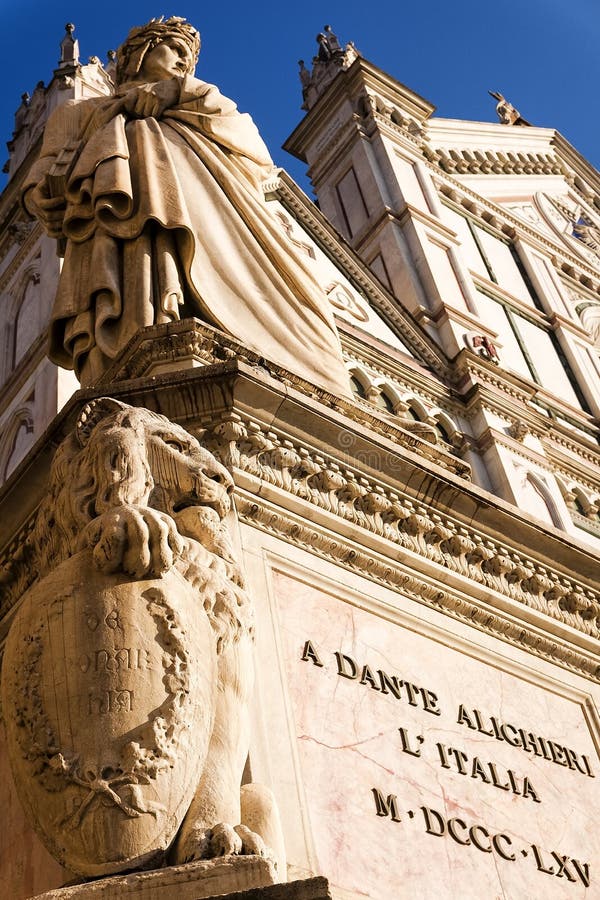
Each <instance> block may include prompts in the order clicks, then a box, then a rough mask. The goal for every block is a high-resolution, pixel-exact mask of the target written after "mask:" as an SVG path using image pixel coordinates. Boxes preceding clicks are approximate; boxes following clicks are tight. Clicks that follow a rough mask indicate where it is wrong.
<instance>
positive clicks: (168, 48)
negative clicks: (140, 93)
mask: <svg viewBox="0 0 600 900" xmlns="http://www.w3.org/2000/svg"><path fill="white" fill-rule="evenodd" d="M190 70H193V59H192V54H191V51H190V48H189V47H188V45H187V44H186V43H185V41H182V40H180V39H179V38H176V37H168V38H166V39H165V40H164V41H162V42H161V43H160V44H157V45H156V47H153V48H152V50H149V51H148V53H146V55H145V57H144V62H143V63H142V68H141V70H140V73H139V77H141V78H143V79H144V80H146V81H162V80H164V79H166V78H173V77H174V76H176V75H179V76H181V75H185V74H186V72H189V71H190Z"/></svg>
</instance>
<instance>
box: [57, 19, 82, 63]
mask: <svg viewBox="0 0 600 900" xmlns="http://www.w3.org/2000/svg"><path fill="white" fill-rule="evenodd" d="M74 31H75V26H74V25H73V23H72V22H67V24H66V25H65V32H66V34H65V36H64V38H63V39H62V41H61V42H60V62H59V64H58V65H59V67H60V68H62V66H76V65H78V63H79V41H78V40H77V38H75V37H73V32H74Z"/></svg>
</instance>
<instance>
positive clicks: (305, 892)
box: [32, 856, 331, 900]
mask: <svg viewBox="0 0 600 900" xmlns="http://www.w3.org/2000/svg"><path fill="white" fill-rule="evenodd" d="M217 896H218V897H219V900H234V898H235V900H263V898H264V900H331V895H330V893H329V889H328V884H327V880H326V879H325V878H309V879H307V880H302V881H293V882H288V883H285V884H279V883H277V872H276V869H275V866H274V864H273V863H272V862H271V861H270V860H267V859H263V858H262V857H260V856H226V857H221V858H219V859H209V860H199V861H198V862H191V863H186V864H185V865H181V866H170V867H169V868H166V869H153V870H152V871H149V872H132V873H130V874H129V875H113V876H111V877H110V878H101V879H99V880H98V881H89V882H86V883H85V884H74V885H70V886H68V887H62V888H57V889H56V890H53V891H47V892H46V893H44V894H37V895H36V896H35V898H32V900H121V898H124V900H126V898H131V900H173V897H177V900H209V898H211V897H217Z"/></svg>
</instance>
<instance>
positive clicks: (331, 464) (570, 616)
mask: <svg viewBox="0 0 600 900" xmlns="http://www.w3.org/2000/svg"><path fill="white" fill-rule="evenodd" d="M204 441H205V443H207V446H208V447H209V449H210V450H211V452H213V453H214V454H215V455H216V456H217V458H219V459H220V460H221V461H222V462H223V464H224V465H226V466H227V467H228V468H229V469H230V470H232V471H233V472H234V473H235V472H236V471H237V472H240V471H241V472H244V473H247V474H248V475H250V476H252V477H253V478H254V479H256V484H257V486H259V485H265V484H270V485H273V486H274V487H276V488H278V489H280V490H282V491H284V492H287V493H289V494H292V495H294V496H295V497H297V498H299V499H301V500H302V501H305V502H308V503H310V504H312V505H314V506H316V507H319V508H320V509H322V510H326V511H327V512H329V513H333V514H335V515H336V516H337V517H339V518H341V519H343V520H345V521H346V522H350V523H352V524H353V525H355V526H359V527H360V528H363V529H365V530H367V531H369V532H372V533H373V534H377V535H380V536H381V537H383V538H386V539H387V540H388V541H389V542H390V543H391V544H392V545H398V546H400V547H403V548H405V549H407V550H409V551H411V552H412V553H414V554H416V555H417V556H423V557H426V558H427V559H429V560H431V561H432V562H434V563H437V564H438V565H439V566H441V567H443V568H444V569H449V570H450V571H454V572H456V573H458V574H460V575H462V576H464V577H466V578H468V579H471V580H473V581H475V582H477V583H478V584H481V585H484V586H486V587H488V588H491V589H492V590H494V591H496V592H498V593H499V594H503V595H505V596H506V597H510V598H511V599H512V600H514V601H517V602H518V603H520V604H522V605H524V606H527V607H530V608H532V609H535V610H537V611H538V612H543V613H545V614H546V615H548V616H551V617H552V618H554V619H556V620H558V621H559V622H561V623H563V624H565V625H569V626H571V627H573V628H576V629H577V630H579V631H581V632H583V633H584V634H588V635H591V636H593V637H594V638H600V592H598V591H595V590H593V589H591V588H590V587H589V586H585V585H583V584H581V583H578V582H577V581H576V580H575V579H573V578H571V577H566V576H565V575H564V574H563V573H559V572H558V571H554V570H552V569H550V568H549V567H547V566H543V565H540V564H539V562H536V561H535V559H534V558H533V554H532V555H531V556H525V555H523V553H521V552H515V551H514V550H511V549H510V548H509V546H508V542H506V543H502V544H500V543H498V541H496V540H490V538H489V536H488V535H486V534H484V533H483V532H482V531H479V530H477V529H475V528H467V527H465V526H464V524H462V523H460V522H459V521H458V520H455V519H452V518H450V517H448V516H441V515H439V514H437V513H435V512H433V510H432V509H431V508H430V507H428V506H426V505H423V504H416V503H415V502H413V500H411V499H410V498H409V497H408V496H406V495H400V493H398V492H396V491H392V490H390V489H388V488H386V487H385V486H383V485H382V484H381V483H377V482H375V481H373V480H370V479H368V478H365V477H363V476H362V475H361V474H360V472H357V471H355V470H351V469H349V468H343V467H342V466H341V465H340V464H339V461H337V462H336V461H334V460H333V459H331V458H330V459H326V458H324V457H323V456H321V455H319V454H314V453H311V452H310V451H308V450H307V449H306V448H303V447H299V446H297V445H295V444H294V443H293V442H291V441H289V440H281V439H280V438H279V437H278V436H277V434H276V433H275V432H268V433H267V432H266V431H265V429H263V428H261V426H260V425H259V423H257V422H252V421H243V420H242V419H241V417H239V416H237V417H235V419H232V418H229V419H227V420H225V421H223V422H222V423H220V424H219V425H217V426H216V427H214V428H213V429H212V430H211V431H209V432H208V433H207V434H205V436H204ZM261 490H262V489H261ZM257 502H258V501H257ZM282 505H283V503H282ZM305 518H306V519H308V520H309V521H310V520H311V518H312V517H311V515H310V514H306V516H305ZM390 556H391V557H392V558H394V556H395V554H394V553H393V552H390ZM440 580H443V576H441V579H440Z"/></svg>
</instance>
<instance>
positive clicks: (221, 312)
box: [23, 17, 350, 395]
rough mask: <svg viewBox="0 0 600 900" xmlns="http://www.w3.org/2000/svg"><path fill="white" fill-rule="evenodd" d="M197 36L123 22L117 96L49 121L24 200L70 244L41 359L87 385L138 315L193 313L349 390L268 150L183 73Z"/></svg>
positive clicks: (245, 122) (170, 24) (176, 27)
mask: <svg viewBox="0 0 600 900" xmlns="http://www.w3.org/2000/svg"><path fill="white" fill-rule="evenodd" d="M199 47H200V37H199V34H198V32H197V31H196V30H195V29H194V28H193V27H192V26H191V25H189V24H188V23H187V22H185V20H183V19H180V18H176V17H172V18H170V19H167V20H166V21H161V20H153V21H151V22H149V23H148V24H147V25H144V26H141V27H139V28H134V29H133V30H132V31H131V32H130V34H129V36H128V38H127V40H126V41H125V43H124V44H123V45H122V46H121V47H120V48H119V50H118V52H117V73H116V88H115V93H114V95H113V96H111V97H102V98H98V97H95V98H90V99H86V100H81V101H76V100H73V101H69V102H67V103H66V104H64V105H63V106H61V107H59V108H58V109H57V110H56V111H55V112H54V113H53V114H52V116H51V118H50V119H49V121H48V125H47V127H46V132H45V136H44V143H43V147H42V151H41V157H40V159H39V160H38V162H37V163H36V164H35V165H34V166H33V168H32V170H31V172H30V175H29V177H28V179H27V181H26V183H25V186H24V194H23V201H24V204H25V206H26V208H27V209H28V211H29V212H30V213H32V214H33V215H35V216H37V217H38V218H39V219H40V220H41V222H42V224H43V225H44V227H45V229H46V231H47V232H48V234H49V235H50V236H52V237H56V238H62V239H63V240H64V241H65V244H66V251H65V258H64V264H63V269H62V273H61V276H60V281H59V286H58V291H57V295H56V300H55V305H54V310H53V314H52V323H51V334H50V357H51V359H52V360H53V361H54V362H56V363H57V364H59V365H61V366H64V367H66V368H74V369H75V372H76V374H77V376H78V377H79V379H80V381H81V383H82V385H84V386H85V385H91V384H93V383H94V382H95V381H96V379H97V378H98V376H99V375H100V374H101V373H102V372H103V371H105V370H106V368H107V367H108V366H109V365H110V364H111V363H112V361H113V360H114V359H115V358H116V356H117V355H118V354H119V352H120V351H121V350H122V349H123V347H124V346H125V345H126V343H127V342H128V341H129V339H130V338H131V337H132V336H133V335H134V334H135V333H136V332H137V331H138V330H139V329H140V328H141V327H143V326H146V325H152V324H156V323H166V322H171V321H174V320H176V319H180V318H183V317H186V316H196V317H198V318H200V319H202V320H204V321H205V322H208V323H210V324H211V325H213V326H215V327H217V328H219V329H221V330H223V331H224V332H226V333H227V334H229V335H232V336H233V337H235V338H237V339H239V340H241V341H243V343H244V344H245V345H246V346H248V347H249V348H251V349H253V350H255V351H257V352H258V353H260V354H261V355H262V356H264V357H265V358H266V359H270V360H272V361H273V362H275V363H278V364H279V365H281V366H283V367H285V368H287V369H289V370H290V371H292V372H295V373H296V374H298V375H300V376H302V377H304V378H306V379H307V380H309V381H311V382H312V383H315V384H318V385H321V386H324V387H326V388H328V389H329V390H331V391H333V392H334V393H337V394H343V395H348V394H349V393H350V389H349V383H348V376H347V373H346V370H345V368H344V365H343V361H342V356H341V349H340V344H339V338H338V335H337V331H336V328H335V324H334V320H333V316H332V313H331V310H330V309H329V306H328V301H327V299H326V296H325V294H324V292H323V290H322V289H321V288H320V287H319V285H318V283H317V281H316V279H315V277H314V275H313V274H312V273H311V271H310V270H309V268H308V267H307V265H306V263H305V262H304V260H303V259H302V258H301V257H300V256H299V255H298V254H297V252H296V251H295V249H294V248H293V247H292V246H291V245H290V243H289V241H288V239H287V237H286V235H285V233H284V231H283V230H282V229H281V227H280V225H279V223H278V221H277V220H276V218H275V217H274V216H273V215H272V214H271V212H270V211H269V209H268V204H267V203H266V202H265V200H264V196H263V193H262V190H261V183H262V182H263V181H264V180H265V178H266V177H268V176H269V175H270V174H271V173H272V172H273V162H272V160H271V158H270V156H269V153H268V151H267V149H266V147H265V145H264V143H263V141H262V139H261V137H260V135H259V134H258V131H257V129H256V127H255V125H254V123H253V122H252V120H251V119H250V117H249V116H248V115H247V114H241V113H239V112H238V110H237V108H236V106H235V104H234V103H233V102H232V101H231V100H228V99H227V98H226V97H223V96H222V95H221V94H220V92H219V90H218V89H217V88H216V87H215V86H214V85H211V84H207V83H206V82H205V81H199V80H198V79H196V78H195V77H194V76H193V72H194V69H195V64H196V60H197V58H198V52H199Z"/></svg>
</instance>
